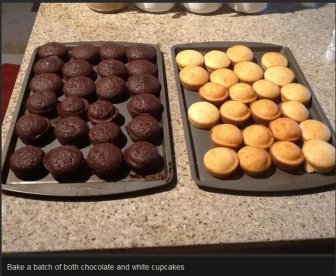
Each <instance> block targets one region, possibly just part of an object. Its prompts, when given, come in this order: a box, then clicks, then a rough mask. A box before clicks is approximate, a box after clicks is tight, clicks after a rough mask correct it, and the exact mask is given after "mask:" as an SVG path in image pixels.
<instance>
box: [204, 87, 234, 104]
mask: <svg viewBox="0 0 336 276" xmlns="http://www.w3.org/2000/svg"><path fill="white" fill-rule="evenodd" d="M199 95H200V97H201V99H203V100H205V101H207V102H209V103H212V104H214V105H217V106H220V105H221V104H222V103H223V102H224V101H225V100H226V99H227V97H228V96H229V93H228V89H227V88H225V87H224V86H221V85H220V84H218V83H215V82H207V83H206V84H204V85H203V86H202V87H201V88H200V89H199Z"/></svg>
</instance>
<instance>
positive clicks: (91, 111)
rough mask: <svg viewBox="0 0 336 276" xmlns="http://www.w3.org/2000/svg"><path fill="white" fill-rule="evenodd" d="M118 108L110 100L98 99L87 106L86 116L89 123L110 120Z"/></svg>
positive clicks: (114, 116)
mask: <svg viewBox="0 0 336 276" xmlns="http://www.w3.org/2000/svg"><path fill="white" fill-rule="evenodd" d="M118 113H119V111H118V109H117V108H116V107H115V106H114V105H113V104H112V103H110V102H108V101H104V100H98V101H96V102H94V103H93V104H91V105H90V106H89V108H88V118H89V120H90V122H91V123H93V124H97V123H99V122H103V121H106V122H110V121H112V120H113V119H115V118H116V117H117V115H118Z"/></svg>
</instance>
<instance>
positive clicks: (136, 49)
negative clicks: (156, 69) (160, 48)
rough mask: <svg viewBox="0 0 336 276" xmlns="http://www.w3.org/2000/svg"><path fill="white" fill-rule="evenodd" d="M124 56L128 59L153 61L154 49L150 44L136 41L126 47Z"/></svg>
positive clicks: (154, 58)
mask: <svg viewBox="0 0 336 276" xmlns="http://www.w3.org/2000/svg"><path fill="white" fill-rule="evenodd" d="M126 57H127V60H128V61H132V60H137V59H146V60H149V61H152V62H155V60H156V50H155V48H154V47H152V46H149V45H146V44H140V43H137V44H134V45H131V46H128V47H127V48H126Z"/></svg>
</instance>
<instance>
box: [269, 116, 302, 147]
mask: <svg viewBox="0 0 336 276" xmlns="http://www.w3.org/2000/svg"><path fill="white" fill-rule="evenodd" d="M269 129H270V130H271V131H272V134H273V136H274V138H275V139H277V140H279V141H289V142H295V141H298V140H300V139H301V137H302V131H301V128H300V126H299V124H298V123H297V122H296V121H294V120H293V119H289V118H278V119H276V120H274V121H271V122H270V123H269Z"/></svg>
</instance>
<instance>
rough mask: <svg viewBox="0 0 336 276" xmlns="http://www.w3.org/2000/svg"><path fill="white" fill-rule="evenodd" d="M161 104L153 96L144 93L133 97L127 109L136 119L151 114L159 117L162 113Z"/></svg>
mask: <svg viewBox="0 0 336 276" xmlns="http://www.w3.org/2000/svg"><path fill="white" fill-rule="evenodd" d="M161 108H162V106H161V102H160V100H159V99H158V98H157V97H155V96H154V95H153V94H148V93H143V94H139V95H136V96H134V97H131V99H130V100H129V101H128V103H127V109H128V111H129V113H130V114H131V116H132V117H133V118H134V117H136V116H138V115H142V114H149V115H153V116H154V117H157V116H158V115H159V114H160V113H161Z"/></svg>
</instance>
